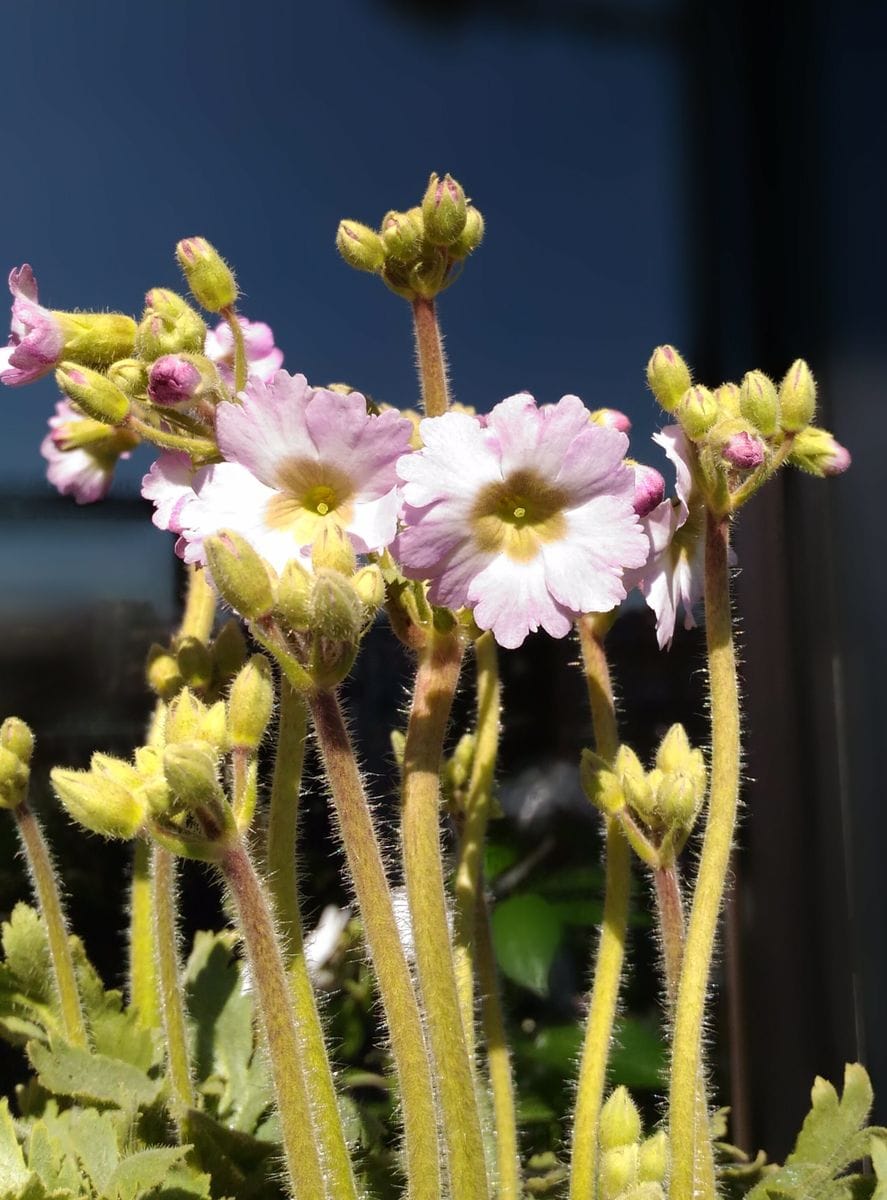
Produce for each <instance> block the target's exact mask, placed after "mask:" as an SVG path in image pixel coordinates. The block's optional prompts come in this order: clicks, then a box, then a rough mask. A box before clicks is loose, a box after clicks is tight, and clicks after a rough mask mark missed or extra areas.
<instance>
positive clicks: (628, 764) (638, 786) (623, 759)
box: [613, 746, 656, 822]
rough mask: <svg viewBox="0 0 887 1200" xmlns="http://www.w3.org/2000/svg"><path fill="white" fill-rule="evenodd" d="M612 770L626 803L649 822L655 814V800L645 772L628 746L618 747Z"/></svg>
mask: <svg viewBox="0 0 887 1200" xmlns="http://www.w3.org/2000/svg"><path fill="white" fill-rule="evenodd" d="M613 770H614V771H615V773H616V775H617V776H618V778H619V782H620V783H621V785H622V791H623V794H624V796H625V800H626V803H627V804H629V805H630V806H631V808H633V809H634V811H635V812H636V813H637V814H638V815H639V816H640V817H641V818H642V819H643V820H644V821H647V822H649V821H651V820H653V819H654V817H655V814H656V799H655V796H654V794H653V788H652V785H651V783H650V780H649V779H648V778H647V772H646V771H645V770H644V768H643V766H642V765H641V760H640V759H639V758H638V756H637V755H636V754H635V752H634V751H633V750H632V749H631V747H630V746H620V747H619V752H618V753H617V755H616V761H615V762H614V764H613Z"/></svg>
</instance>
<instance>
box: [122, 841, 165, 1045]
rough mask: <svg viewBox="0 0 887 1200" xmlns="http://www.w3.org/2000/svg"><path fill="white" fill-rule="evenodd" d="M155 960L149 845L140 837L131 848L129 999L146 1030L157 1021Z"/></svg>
mask: <svg viewBox="0 0 887 1200" xmlns="http://www.w3.org/2000/svg"><path fill="white" fill-rule="evenodd" d="M154 959H155V955H154V896H153V890H152V886H151V847H150V845H149V844H148V842H146V841H145V840H144V839H143V838H139V840H138V841H137V842H136V844H135V849H134V851H133V858H132V880H131V882H130V888H129V1002H130V1004H132V1005H133V1006H134V1007H135V1008H137V1009H138V1012H139V1020H140V1021H141V1023H142V1025H144V1026H145V1028H146V1029H156V1028H157V1026H158V1025H159V1024H160V1004H159V997H158V995H157V976H156V964H155V961H154Z"/></svg>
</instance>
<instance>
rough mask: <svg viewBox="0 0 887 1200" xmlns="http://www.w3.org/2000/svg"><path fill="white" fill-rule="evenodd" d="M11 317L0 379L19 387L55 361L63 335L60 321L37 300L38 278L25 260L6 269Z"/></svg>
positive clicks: (0, 362) (0, 358)
mask: <svg viewBox="0 0 887 1200" xmlns="http://www.w3.org/2000/svg"><path fill="white" fill-rule="evenodd" d="M9 290H10V291H11V292H12V296H13V300H12V321H11V326H10V334H9V345H8V346H6V347H5V348H4V349H2V350H0V383H5V384H6V385H7V386H8V387H21V386H22V384H25V383H33V382H34V380H35V379H40V378H42V376H44V375H48V374H49V372H50V371H51V370H53V368H54V367H56V366H57V365H58V362H59V359H60V357H61V353H62V349H63V347H64V344H65V336H64V333H63V331H62V327H61V323H60V322H59V321H58V319H57V318H56V317H54V316H53V314H52V313H51V312H50V311H49V309H48V308H43V307H42V306H41V305H40V304H38V303H37V280H36V279H35V278H34V272H33V271H32V270H31V268H30V267H29V266H28V264H27V263H25V265H24V266H23V267H19V268H18V270H13V271H10V273H9Z"/></svg>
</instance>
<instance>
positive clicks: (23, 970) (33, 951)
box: [2, 904, 55, 1005]
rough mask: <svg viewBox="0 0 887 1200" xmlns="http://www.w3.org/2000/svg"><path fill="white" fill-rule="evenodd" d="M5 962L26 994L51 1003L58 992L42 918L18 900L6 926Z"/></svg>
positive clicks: (4, 930) (4, 940) (4, 931)
mask: <svg viewBox="0 0 887 1200" xmlns="http://www.w3.org/2000/svg"><path fill="white" fill-rule="evenodd" d="M2 941H3V953H4V956H5V959H6V965H7V967H8V968H9V970H10V971H11V973H12V975H13V976H14V977H15V979H16V980H17V982H18V984H19V987H20V989H21V991H22V992H23V994H24V995H26V996H28V998H29V999H32V1000H35V1001H37V1002H38V1003H40V1004H47V1005H48V1004H50V1003H51V1002H52V998H53V996H54V994H55V985H54V980H53V974H52V958H51V957H50V953H49V942H48V940H47V937H46V930H45V929H44V927H43V922H42V921H41V920H40V917H39V916H38V915H37V913H36V912H35V910H34V909H33V908H31V907H30V905H27V904H17V905H16V906H15V908H14V909H13V910H12V916H11V917H10V919H9V921H7V922H6V923H5V924H4V926H3V937H2Z"/></svg>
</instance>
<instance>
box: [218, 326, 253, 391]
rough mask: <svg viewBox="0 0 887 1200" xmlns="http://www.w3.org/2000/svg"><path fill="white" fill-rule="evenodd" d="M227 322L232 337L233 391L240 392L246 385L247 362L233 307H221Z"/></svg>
mask: <svg viewBox="0 0 887 1200" xmlns="http://www.w3.org/2000/svg"><path fill="white" fill-rule="evenodd" d="M221 315H222V316H223V317H224V318H225V320H226V321H227V322H228V328H229V329H230V330H231V336H232V337H233V338H234V391H235V392H242V391H243V389H244V388H245V387H246V378H247V372H248V364H247V360H246V342H245V341H244V337H243V329H242V328H241V326H240V322H239V321H238V319H237V313H236V312H235V311H234V309H233V308H231V307H229V308H223V309H222V314H221Z"/></svg>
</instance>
